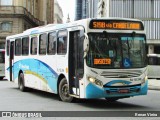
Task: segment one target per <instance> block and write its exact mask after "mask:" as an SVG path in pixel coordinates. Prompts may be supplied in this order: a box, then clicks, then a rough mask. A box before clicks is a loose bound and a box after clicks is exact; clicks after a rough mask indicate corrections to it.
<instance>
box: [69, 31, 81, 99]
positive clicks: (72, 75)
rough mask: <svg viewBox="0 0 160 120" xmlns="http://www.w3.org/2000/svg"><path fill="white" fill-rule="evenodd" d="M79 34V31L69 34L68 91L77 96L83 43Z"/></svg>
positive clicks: (78, 93)
mask: <svg viewBox="0 0 160 120" xmlns="http://www.w3.org/2000/svg"><path fill="white" fill-rule="evenodd" d="M80 33H81V31H72V32H70V33H69V38H70V42H69V91H70V94H73V95H77V96H79V95H80V91H79V80H80V79H81V78H82V74H83V65H82V64H83V42H82V41H81V39H80Z"/></svg>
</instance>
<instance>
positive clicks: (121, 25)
mask: <svg viewBox="0 0 160 120" xmlns="http://www.w3.org/2000/svg"><path fill="white" fill-rule="evenodd" d="M89 27H90V28H91V29H122V30H144V27H143V25H142V23H141V22H139V21H123V20H91V22H90V25H89Z"/></svg>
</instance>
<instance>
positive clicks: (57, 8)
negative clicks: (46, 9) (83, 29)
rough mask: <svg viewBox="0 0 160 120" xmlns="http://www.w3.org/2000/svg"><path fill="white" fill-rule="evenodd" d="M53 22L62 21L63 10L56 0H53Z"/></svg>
mask: <svg viewBox="0 0 160 120" xmlns="http://www.w3.org/2000/svg"><path fill="white" fill-rule="evenodd" d="M54 23H63V12H62V8H61V7H60V5H59V3H58V1H57V0H54Z"/></svg>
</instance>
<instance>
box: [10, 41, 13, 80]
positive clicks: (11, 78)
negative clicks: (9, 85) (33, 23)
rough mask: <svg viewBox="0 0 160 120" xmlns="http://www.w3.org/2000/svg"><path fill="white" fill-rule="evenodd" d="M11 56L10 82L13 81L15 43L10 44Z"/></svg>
mask: <svg viewBox="0 0 160 120" xmlns="http://www.w3.org/2000/svg"><path fill="white" fill-rule="evenodd" d="M9 53H10V55H9V68H10V71H9V74H10V75H9V76H10V81H13V59H14V42H11V43H10V52H9Z"/></svg>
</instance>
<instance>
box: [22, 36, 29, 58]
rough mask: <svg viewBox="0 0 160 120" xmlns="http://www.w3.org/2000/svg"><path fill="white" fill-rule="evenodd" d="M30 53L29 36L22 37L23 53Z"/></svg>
mask: <svg viewBox="0 0 160 120" xmlns="http://www.w3.org/2000/svg"><path fill="white" fill-rule="evenodd" d="M28 53H29V38H28V37H26V38H22V55H28Z"/></svg>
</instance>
